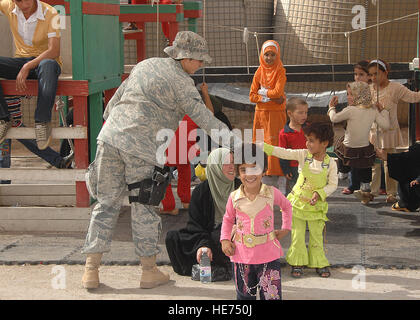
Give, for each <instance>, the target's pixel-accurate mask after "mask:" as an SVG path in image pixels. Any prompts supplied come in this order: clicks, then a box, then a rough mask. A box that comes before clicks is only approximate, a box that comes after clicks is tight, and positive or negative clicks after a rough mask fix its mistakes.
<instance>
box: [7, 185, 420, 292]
mask: <svg viewBox="0 0 420 320" xmlns="http://www.w3.org/2000/svg"><path fill="white" fill-rule="evenodd" d="M346 183H347V182H346V181H341V182H340V186H339V188H338V190H337V191H336V192H335V193H334V194H333V195H332V196H331V197H330V198H329V213H328V217H329V219H330V221H329V222H328V223H327V232H326V243H325V248H326V254H327V257H328V259H329V261H330V263H331V265H332V269H331V271H332V276H331V278H329V279H321V278H319V277H318V276H317V275H316V273H315V272H314V271H313V270H305V276H304V277H303V278H302V279H293V278H291V277H290V267H288V266H287V265H286V263H285V261H284V260H283V264H284V267H283V269H282V270H283V271H282V276H283V297H284V299H291V300H294V299H418V298H420V241H419V240H420V215H419V213H418V212H416V213H399V212H394V211H392V210H391V209H390V205H388V204H386V203H385V197H384V196H380V197H378V198H376V199H375V200H374V201H373V202H372V203H371V204H370V205H369V206H363V205H361V204H360V202H359V201H357V200H356V199H355V198H354V196H352V195H347V196H345V195H342V194H341V190H342V189H343V188H344V187H345V186H346ZM174 194H176V193H174ZM129 212H130V208H129V207H124V208H123V209H122V210H121V215H120V218H119V221H118V224H117V228H116V231H115V234H114V238H113V242H112V246H111V251H110V252H109V253H106V254H105V255H104V258H103V266H102V267H101V282H102V284H101V286H100V288H99V289H97V290H93V291H91V292H88V291H86V290H83V289H82V288H81V285H80V280H81V276H82V273H83V266H82V265H83V263H84V259H85V256H84V255H82V254H81V253H80V251H81V248H82V246H83V243H84V238H85V235H86V234H85V232H77V233H17V232H14V233H11V232H3V233H2V234H0V299H168V300H173V299H181V300H197V299H235V290H234V285H233V283H232V282H230V281H229V282H217V283H212V284H201V283H199V282H196V281H192V280H191V279H190V278H189V277H181V276H178V275H176V274H175V273H174V272H173V271H172V268H171V267H170V265H169V264H170V261H169V258H168V256H167V253H166V248H165V246H164V239H165V235H166V233H167V231H168V230H177V229H180V228H182V227H184V226H185V224H186V221H187V215H188V213H187V210H183V209H181V210H180V214H179V215H178V216H162V226H163V232H162V237H161V239H160V248H161V253H160V254H159V255H158V258H157V262H158V264H159V265H161V266H162V268H163V269H165V270H166V271H167V272H169V273H170V275H171V279H172V280H171V283H170V284H168V285H166V286H162V287H159V288H156V289H151V290H142V289H139V288H138V285H139V278H140V274H141V272H140V268H139V267H138V263H139V260H138V257H136V255H135V254H134V246H133V243H132V240H131V224H130V214H129ZM277 217H278V218H277V220H276V221H277V227H280V226H279V222H280V221H281V217H280V213H279V212H278V211H277ZM69 223H71V221H69ZM289 245H290V235H289V236H287V237H285V238H284V239H283V240H282V246H283V248H284V251H285V252H287V249H288V247H289ZM63 277H64V278H63ZM359 280H365V281H361V282H360V281H359ZM363 284H365V287H363Z"/></svg>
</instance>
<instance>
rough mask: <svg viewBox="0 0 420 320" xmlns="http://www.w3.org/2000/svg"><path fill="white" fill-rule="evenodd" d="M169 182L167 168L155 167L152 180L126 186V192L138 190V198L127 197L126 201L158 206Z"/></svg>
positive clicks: (168, 170)
mask: <svg viewBox="0 0 420 320" xmlns="http://www.w3.org/2000/svg"><path fill="white" fill-rule="evenodd" d="M170 182H171V172H170V169H169V167H163V168H159V167H155V169H154V170H153V174H152V178H149V179H144V180H142V181H140V182H135V183H132V184H129V185H128V190H129V191H131V190H133V189H139V195H138V196H129V197H128V201H129V202H130V203H132V202H140V203H142V204H147V205H151V206H158V205H159V203H160V202H161V201H162V200H163V198H164V197H165V192H166V188H167V187H168V185H169V183H170Z"/></svg>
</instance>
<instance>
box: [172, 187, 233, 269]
mask: <svg viewBox="0 0 420 320" xmlns="http://www.w3.org/2000/svg"><path fill="white" fill-rule="evenodd" d="M239 185H240V181H239V180H236V181H235V188H237V187H239ZM188 215H189V218H188V222H187V226H186V227H185V228H183V229H181V230H178V231H176V230H171V231H168V233H167V235H166V239H165V242H166V249H167V251H168V255H169V259H170V260H171V264H172V268H173V269H174V271H175V272H176V273H177V274H180V275H183V276H190V275H191V269H192V266H193V265H194V264H197V258H196V254H197V250H198V249H199V248H201V247H208V248H210V249H211V251H212V253H213V261H212V267H213V266H221V267H224V268H227V270H230V268H231V264H230V259H229V257H227V256H226V255H225V254H224V253H223V251H222V247H221V244H220V228H221V224H218V225H217V226H216V225H215V222H214V204H213V197H212V195H211V192H210V187H209V183H208V181H204V182H202V183H201V184H199V185H198V186H197V187H196V188H195V189H194V191H193V193H192V196H191V202H190V207H189V210H188Z"/></svg>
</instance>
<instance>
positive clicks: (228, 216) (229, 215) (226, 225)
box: [220, 196, 236, 256]
mask: <svg viewBox="0 0 420 320" xmlns="http://www.w3.org/2000/svg"><path fill="white" fill-rule="evenodd" d="M235 216H236V214H235V209H234V208H233V203H232V198H231V196H229V199H228V202H227V204H226V212H225V215H224V216H223V222H222V228H221V230H220V242H221V244H222V251H223V253H224V254H225V255H227V256H233V255H234V254H235V243H234V242H233V241H232V228H233V225H234V224H235Z"/></svg>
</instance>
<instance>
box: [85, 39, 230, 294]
mask: <svg viewBox="0 0 420 320" xmlns="http://www.w3.org/2000/svg"><path fill="white" fill-rule="evenodd" d="M164 51H165V52H166V53H167V54H168V55H169V58H150V59H147V60H144V61H142V62H140V63H138V64H137V65H136V66H135V67H134V69H133V70H132V72H131V74H130V76H129V77H128V78H127V79H126V80H125V81H124V82H123V83H122V84H121V86H120V87H119V89H118V90H117V92H116V93H115V95H114V96H113V98H112V99H111V100H110V102H109V103H108V106H107V108H106V110H105V113H104V118H105V120H106V123H105V124H104V126H103V128H102V130H101V132H100V133H99V135H98V138H97V140H98V141H97V142H98V148H97V153H96V159H95V161H94V162H93V163H92V164H91V165H90V167H89V172H88V175H87V184H88V189H89V191H90V193H91V195H92V196H93V197H95V198H96V199H97V200H98V203H97V204H96V206H95V208H94V209H93V211H92V216H91V221H90V225H89V230H88V233H87V236H86V241H85V245H84V247H83V250H82V253H85V254H87V259H86V267H85V273H84V275H83V279H82V284H83V286H84V287H85V288H97V287H98V285H99V272H98V268H99V265H100V260H101V257H102V254H103V253H104V252H108V251H109V250H110V244H111V238H112V234H113V230H114V229H115V225H116V223H117V219H118V215H119V213H120V208H121V206H122V201H123V197H124V193H125V191H126V189H127V185H129V184H132V183H136V182H139V181H142V180H144V179H147V178H150V177H151V175H152V172H153V169H154V167H155V166H160V167H162V166H163V162H160V163H158V161H157V159H156V158H157V157H156V154H157V151H158V148H159V147H161V146H160V145H161V144H162V142H159V141H157V139H156V137H157V133H158V132H159V130H161V129H165V128H166V129H171V130H172V131H173V132H175V131H176V129H177V128H178V125H179V121H180V120H182V118H183V117H184V115H185V114H188V115H189V116H190V118H191V119H192V120H193V121H194V122H195V123H197V125H199V126H200V127H201V128H202V129H203V130H204V131H206V132H210V130H211V129H219V130H222V129H224V130H228V129H227V127H226V125H225V124H223V123H222V122H220V121H219V120H217V119H216V118H215V117H214V116H213V114H212V113H211V112H210V111H209V110H208V109H207V108H206V106H205V105H204V103H203V101H202V98H201V96H200V94H199V92H198V91H197V89H196V87H195V85H194V81H193V80H192V78H191V77H190V76H189V74H193V73H194V72H195V71H197V70H198V69H199V68H200V67H202V65H203V63H204V62H207V63H209V62H211V58H210V56H209V55H208V48H207V44H206V41H205V40H204V38H202V37H201V36H199V35H198V34H196V33H194V32H191V31H182V32H179V33H178V34H177V36H176V38H175V41H174V43H173V45H172V46H170V47H166V48H165V49H164ZM229 134H231V133H230V131H229ZM165 148H166V147H165ZM165 148H162V150H164V149H165ZM138 193H139V189H134V190H132V191H130V195H132V196H135V195H138ZM131 219H132V234H133V241H134V245H135V251H136V254H137V255H139V256H140V261H141V265H142V270H143V271H142V276H141V280H140V287H142V288H153V287H156V286H158V285H161V284H164V283H167V282H169V276H168V275H166V274H164V273H162V272H161V271H159V270H158V268H157V267H156V255H157V254H158V253H159V248H158V240H159V237H160V233H161V218H160V216H159V215H158V214H157V212H156V211H155V208H154V207H153V206H149V205H144V204H141V203H139V202H133V203H132V204H131Z"/></svg>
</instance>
